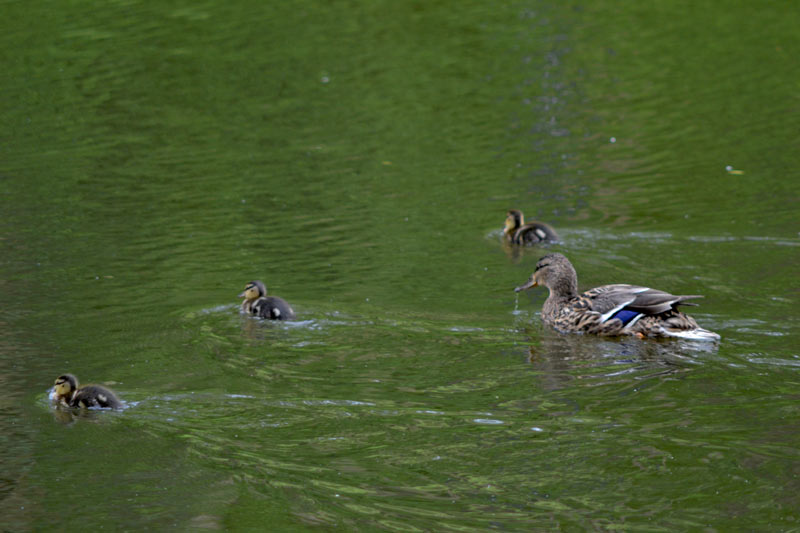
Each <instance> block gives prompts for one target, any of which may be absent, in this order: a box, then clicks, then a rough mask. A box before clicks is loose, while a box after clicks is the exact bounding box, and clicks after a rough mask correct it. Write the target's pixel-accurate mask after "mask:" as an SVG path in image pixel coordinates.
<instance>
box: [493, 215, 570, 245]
mask: <svg viewBox="0 0 800 533" xmlns="http://www.w3.org/2000/svg"><path fill="white" fill-rule="evenodd" d="M503 235H504V236H505V237H506V239H508V240H509V241H510V242H511V243H513V244H535V243H537V242H555V241H557V240H558V234H557V233H556V230H554V229H553V228H551V227H550V226H548V225H547V224H545V223H544V222H528V223H527V224H526V223H525V217H524V216H523V214H522V211H520V210H519V209H511V210H510V211H509V212H508V213H506V226H505V228H504V229H503Z"/></svg>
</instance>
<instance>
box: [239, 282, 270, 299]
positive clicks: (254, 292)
mask: <svg viewBox="0 0 800 533" xmlns="http://www.w3.org/2000/svg"><path fill="white" fill-rule="evenodd" d="M266 295H267V287H266V286H265V285H264V284H263V283H262V282H260V281H258V280H255V281H251V282H249V283H248V284H247V285H245V286H244V292H242V293H241V294H240V295H239V298H244V299H245V300H247V301H253V300H257V299H259V298H261V297H262V296H266Z"/></svg>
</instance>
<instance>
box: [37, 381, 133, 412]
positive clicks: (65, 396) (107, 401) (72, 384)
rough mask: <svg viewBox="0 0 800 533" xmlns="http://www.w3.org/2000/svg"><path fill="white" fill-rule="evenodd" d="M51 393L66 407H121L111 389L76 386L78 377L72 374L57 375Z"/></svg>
mask: <svg viewBox="0 0 800 533" xmlns="http://www.w3.org/2000/svg"><path fill="white" fill-rule="evenodd" d="M53 393H54V394H53V400H54V401H55V402H57V403H59V404H61V405H64V406H67V407H84V408H86V407H110V408H112V409H119V408H120V407H122V402H121V401H120V400H119V398H117V396H116V395H115V394H114V393H113V392H111V390H109V389H107V388H105V387H102V386H100V385H84V386H83V387H78V378H76V377H75V376H73V375H72V374H63V375H61V376H58V377H57V378H56V381H55V386H54V387H53Z"/></svg>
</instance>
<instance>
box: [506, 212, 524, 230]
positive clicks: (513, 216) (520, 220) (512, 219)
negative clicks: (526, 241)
mask: <svg viewBox="0 0 800 533" xmlns="http://www.w3.org/2000/svg"><path fill="white" fill-rule="evenodd" d="M524 223H525V217H524V216H523V215H522V211H520V210H519V209H510V210H509V211H508V213H506V226H505V228H504V229H503V233H505V234H506V235H513V234H514V232H515V231H516V230H517V228H519V227H520V226H522V225H523V224H524Z"/></svg>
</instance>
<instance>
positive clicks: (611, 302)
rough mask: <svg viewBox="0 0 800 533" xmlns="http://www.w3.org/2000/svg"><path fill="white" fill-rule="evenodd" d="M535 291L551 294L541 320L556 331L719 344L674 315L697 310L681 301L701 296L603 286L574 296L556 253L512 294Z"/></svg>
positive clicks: (569, 273) (565, 265)
mask: <svg viewBox="0 0 800 533" xmlns="http://www.w3.org/2000/svg"><path fill="white" fill-rule="evenodd" d="M538 285H544V286H545V287H547V288H548V289H549V290H550V295H549V296H548V297H547V300H546V301H545V302H544V306H542V320H543V321H544V323H545V324H547V325H549V326H552V327H554V328H555V329H557V330H559V331H563V332H567V333H569V332H575V333H577V332H584V333H591V334H594V335H605V336H614V335H637V336H639V337H641V338H644V337H680V338H683V339H690V340H702V341H716V340H719V338H720V337H719V335H718V334H716V333H714V332H713V331H709V330H707V329H703V328H701V327H700V326H698V325H697V322H695V320H694V319H693V318H692V317H690V316H689V315H686V314H684V313H682V312H681V311H678V309H677V306H679V305H697V304H695V303H687V302H686V301H685V300H689V299H692V298H702V296H700V295H682V296H676V295H673V294H670V293H668V292H663V291H659V290H656V289H651V288H648V287H639V286H636V285H623V284H617V285H603V286H600V287H596V288H594V289H590V290H588V291H586V292H584V293H582V294H578V274H577V273H576V272H575V268H574V267H573V266H572V263H570V262H569V259H567V258H566V257H564V256H563V255H561V254H558V253H553V254H547V255H545V256H544V257H542V258H541V259H539V262H538V263H536V270H535V271H534V272H533V274H532V275H531V277H530V279H529V280H528V281H527V282H526V283H524V284H522V285H520V286H519V287H517V288H516V289H514V291H515V292H520V291H524V290H527V289H530V288H531V287H536V286H538Z"/></svg>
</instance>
